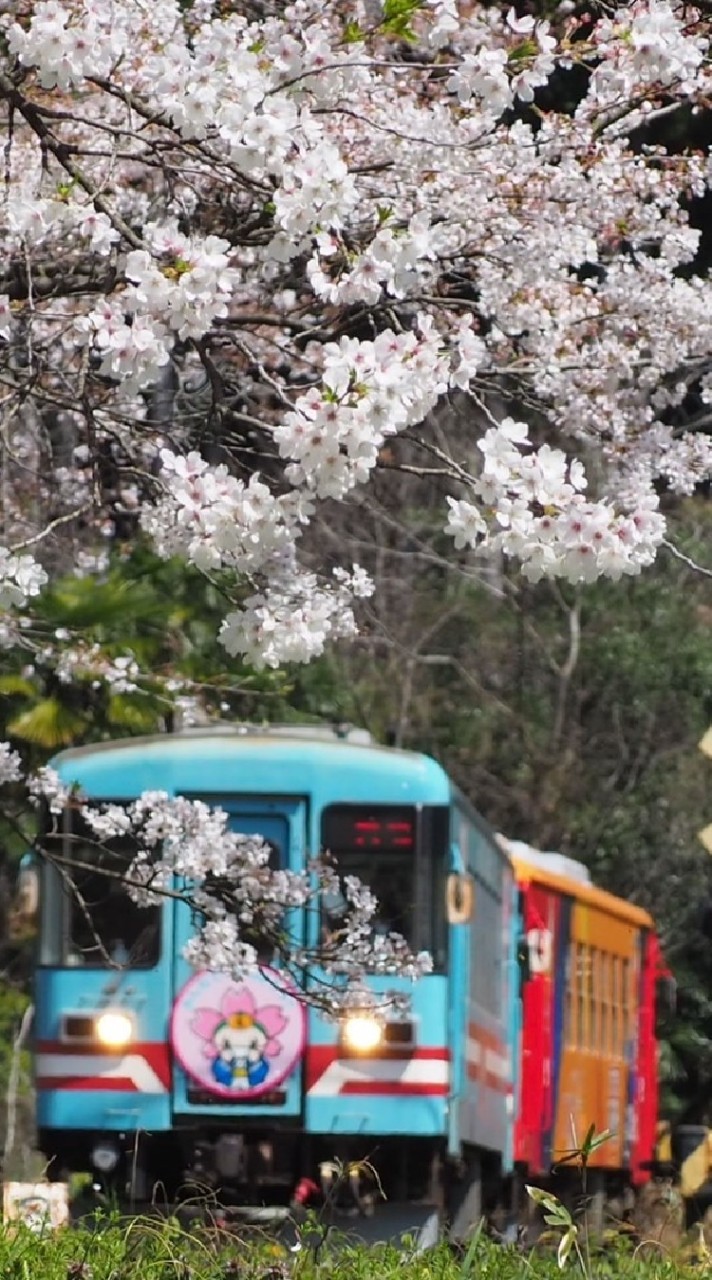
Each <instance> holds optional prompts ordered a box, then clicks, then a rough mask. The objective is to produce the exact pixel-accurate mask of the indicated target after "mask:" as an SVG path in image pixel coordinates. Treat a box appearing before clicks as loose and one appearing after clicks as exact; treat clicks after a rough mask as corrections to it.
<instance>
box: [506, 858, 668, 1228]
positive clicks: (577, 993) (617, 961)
mask: <svg viewBox="0 0 712 1280" xmlns="http://www.w3.org/2000/svg"><path fill="white" fill-rule="evenodd" d="M503 844H504V845H505V847H506V848H507V849H508V851H509V853H510V855H511V856H512V857H513V860H514V864H515V868H516V874H517V881H518V884H519V888H520V894H521V913H522V919H523V925H524V938H523V942H524V943H525V949H524V959H525V964H526V973H525V981H524V982H523V1029H522V1040H521V1101H520V1106H519V1109H518V1116H517V1126H516V1133H515V1154H516V1160H517V1167H518V1169H519V1170H520V1171H521V1174H522V1176H523V1177H524V1178H526V1179H531V1180H533V1181H535V1182H537V1183H538V1184H539V1185H542V1184H546V1183H547V1182H549V1181H550V1179H551V1177H552V1173H554V1174H555V1176H556V1178H557V1190H558V1193H559V1194H561V1195H563V1196H564V1197H566V1195H567V1186H568V1184H570V1186H569V1190H570V1191H571V1194H572V1195H574V1196H580V1192H581V1171H580V1161H579V1160H577V1159H576V1158H575V1157H574V1156H573V1154H572V1153H573V1152H574V1151H575V1149H576V1147H577V1144H580V1143H582V1142H583V1141H584V1138H585V1136H586V1134H587V1132H588V1131H589V1129H590V1126H591V1125H593V1126H594V1127H595V1131H596V1133H597V1134H599V1135H600V1134H602V1133H603V1132H604V1131H606V1132H607V1133H608V1135H609V1136H608V1137H607V1139H606V1140H605V1141H604V1142H602V1143H601V1145H600V1146H597V1147H596V1149H595V1150H594V1151H593V1152H592V1153H591V1154H590V1157H589V1161H588V1173H587V1185H588V1191H589V1194H591V1193H593V1192H596V1193H597V1194H598V1202H599V1206H602V1204H603V1202H604V1199H605V1197H606V1196H616V1197H617V1198H618V1207H619V1209H620V1206H622V1205H624V1204H625V1203H626V1199H627V1198H628V1199H629V1192H630V1190H631V1189H634V1188H636V1187H637V1186H639V1185H640V1184H642V1183H644V1182H646V1181H647V1180H648V1179H649V1178H650V1170H651V1166H652V1163H653V1161H654V1158H655V1137H656V1119H657V1104H658V1094H657V1090H658V1085H657V1078H658V1052H657V1043H656V1036H655V1002H656V981H657V979H658V978H659V977H660V976H661V973H662V970H661V958H660V951H659V947H658V941H657V937H656V935H655V932H654V926H653V921H652V919H651V918H650V916H649V915H648V914H647V912H645V911H643V910H641V909H640V908H638V907H635V906H633V905H632V904H631V903H629V902H625V901H624V900H622V899H620V898H617V897H615V896H614V895H612V894H610V893H606V892H604V891H603V890H600V889H598V888H596V887H595V886H594V885H593V884H592V882H591V879H590V877H589V874H588V871H587V870H586V868H585V867H584V866H583V865H582V864H580V863H577V862H574V861H572V860H571V859H569V858H565V857H562V856H561V855H559V854H555V853H542V852H540V851H539V850H536V849H532V848H531V847H530V846H528V845H525V844H522V843H519V842H517V841H503ZM626 1192H628V1196H627V1195H626ZM621 1197H622V1198H621Z"/></svg>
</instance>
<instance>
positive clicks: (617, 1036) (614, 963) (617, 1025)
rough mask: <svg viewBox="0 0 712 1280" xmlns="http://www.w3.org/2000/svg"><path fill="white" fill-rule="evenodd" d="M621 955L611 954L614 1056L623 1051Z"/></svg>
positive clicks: (616, 1056)
mask: <svg viewBox="0 0 712 1280" xmlns="http://www.w3.org/2000/svg"><path fill="white" fill-rule="evenodd" d="M620 967H621V959H620V956H611V970H612V974H613V982H612V984H611V986H612V991H611V1007H612V1014H613V1017H612V1022H613V1043H612V1044H611V1053H612V1056H613V1057H614V1058H619V1057H620V1052H621V1013H622V1010H621V988H620Z"/></svg>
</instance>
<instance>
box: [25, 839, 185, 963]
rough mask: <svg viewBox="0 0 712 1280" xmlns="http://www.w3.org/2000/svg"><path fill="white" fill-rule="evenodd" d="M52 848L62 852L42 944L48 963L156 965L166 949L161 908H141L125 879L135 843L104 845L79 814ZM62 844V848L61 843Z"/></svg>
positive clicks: (49, 883)
mask: <svg viewBox="0 0 712 1280" xmlns="http://www.w3.org/2000/svg"><path fill="white" fill-rule="evenodd" d="M47 844H48V848H49V849H50V851H52V845H54V846H55V850H54V851H55V852H56V853H57V854H58V855H60V856H61V861H60V862H59V863H58V864H55V866H54V868H53V870H52V874H50V875H48V876H47V887H48V890H49V896H48V902H47V906H46V910H43V914H42V932H43V934H44V935H45V936H44V937H43V938H42V939H41V943H40V955H41V961H42V963H44V964H50V965H58V966H66V967H70V968H75V967H87V968H94V969H104V968H108V969H112V968H119V969H121V968H126V969H150V968H153V966H154V965H156V964H157V963H158V961H159V959H160V953H161V914H162V910H161V906H159V905H156V906H149V907H141V906H138V905H137V904H136V903H135V902H133V901H132V899H131V898H130V896H129V894H128V892H127V890H126V886H125V883H124V877H125V875H126V872H127V870H128V868H129V866H130V864H131V862H132V861H133V858H134V856H135V852H136V848H135V844H134V843H133V842H132V841H130V840H127V839H117V840H111V841H106V842H104V843H102V844H100V843H99V842H98V841H97V840H95V839H92V838H91V836H90V834H89V833H88V832H87V830H86V828H85V827H84V825H83V824H81V822H80V820H79V819H78V816H77V815H76V814H71V815H70V814H67V817H66V821H65V829H64V831H63V833H62V835H61V837H57V838H56V839H55V838H49V839H48V840H47ZM57 846H59V847H57Z"/></svg>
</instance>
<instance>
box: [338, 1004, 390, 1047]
mask: <svg viewBox="0 0 712 1280" xmlns="http://www.w3.org/2000/svg"><path fill="white" fill-rule="evenodd" d="M341 1039H342V1041H343V1044H344V1047H345V1048H346V1049H351V1050H352V1052H354V1053H373V1051H374V1049H377V1048H378V1046H379V1045H380V1044H381V1041H382V1040H383V1023H382V1022H379V1020H378V1018H374V1016H373V1014H371V1013H352V1014H351V1016H350V1017H348V1018H346V1020H345V1022H344V1024H343V1027H342V1028H341Z"/></svg>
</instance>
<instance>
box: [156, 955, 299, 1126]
mask: <svg viewBox="0 0 712 1280" xmlns="http://www.w3.org/2000/svg"><path fill="white" fill-rule="evenodd" d="M264 975H266V976H263V974H258V975H253V976H250V977H249V978H246V979H244V980H243V981H241V982H235V981H234V980H233V979H231V978H230V977H229V976H228V975H227V974H220V973H199V974H196V976H195V977H194V978H191V979H190V981H189V982H188V983H186V985H185V987H184V988H183V990H182V991H181V992H180V993H179V995H178V998H177V1000H176V1003H175V1006H174V1010H173V1018H172V1023H171V1039H172V1042H173V1049H174V1052H175V1055H176V1058H177V1059H178V1061H179V1063H180V1065H181V1066H182V1067H183V1069H184V1071H185V1072H186V1073H187V1074H188V1075H189V1076H190V1077H191V1078H192V1079H193V1080H195V1081H197V1082H198V1083H199V1084H201V1085H202V1086H203V1087H204V1088H205V1089H207V1090H209V1091H210V1092H212V1093H216V1094H219V1095H220V1096H222V1097H225V1096H230V1097H234V1098H235V1101H236V1103H239V1101H240V1099H241V1098H249V1097H255V1096H257V1095H259V1094H260V1093H265V1092H267V1091H268V1090H270V1089H275V1088H276V1087H277V1086H278V1085H279V1084H281V1083H282V1082H283V1081H284V1080H285V1079H286V1077H287V1076H288V1075H290V1074H291V1072H292V1071H293V1070H294V1067H295V1066H296V1064H297V1062H298V1061H299V1059H300V1058H301V1056H302V1053H303V1050H304V1038H305V1012H304V1009H303V1007H302V1005H301V1004H300V1003H299V1001H298V999H297V998H296V996H295V994H294V989H293V988H292V987H291V986H290V985H288V983H287V981H286V980H285V978H284V977H283V975H281V974H279V973H277V972H275V971H271V970H265V971H264Z"/></svg>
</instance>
